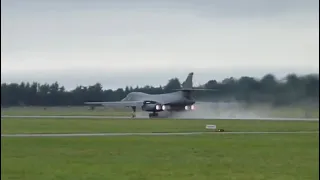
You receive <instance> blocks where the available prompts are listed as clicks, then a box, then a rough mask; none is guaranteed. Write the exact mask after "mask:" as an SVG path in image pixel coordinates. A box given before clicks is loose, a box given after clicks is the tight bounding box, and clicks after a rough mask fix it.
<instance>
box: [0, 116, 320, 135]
mask: <svg viewBox="0 0 320 180" xmlns="http://www.w3.org/2000/svg"><path fill="white" fill-rule="evenodd" d="M207 124H215V125H217V128H222V129H224V130H225V131H318V130H319V121H263V120H172V119H157V120H156V119H155V120H149V119H136V120H133V119H118V120H117V119H114V120H113V119H13V118H3V119H2V120H1V133H93V132H191V131H205V126H206V125H207Z"/></svg>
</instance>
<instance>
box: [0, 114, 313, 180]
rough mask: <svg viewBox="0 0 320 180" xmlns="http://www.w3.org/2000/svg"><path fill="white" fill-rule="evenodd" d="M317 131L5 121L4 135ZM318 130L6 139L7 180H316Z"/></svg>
mask: <svg viewBox="0 0 320 180" xmlns="http://www.w3.org/2000/svg"><path fill="white" fill-rule="evenodd" d="M206 124H216V125H217V126H218V128H223V129H225V130H226V131H271V132H273V131H318V130H319V122H312V121H309V122H303V121H254V120H248V121H245V120H170V119H159V120H147V119H144V120H131V119H127V120H97V119H78V120H76V119H33V120H32V119H28V120H25V119H11V118H10V119H2V120H1V133H2V134H4V133H58V132H60V133H62V132H63V133H70V132H79V133H80V132H82V133H83V132H189V131H204V130H205V129H204V127H205V125H206ZM318 144H319V134H318V133H312V134H220V133H217V134H210V135H192V136H143V137H142V136H125V137H68V138H67V137H32V138H18V137H14V138H12V137H11V138H9V137H2V138H1V179H4V180H7V179H8V180H9V179H10V180H12V179H16V180H20V179H21V180H22V179H23V180H56V179H59V180H84V179H86V180H87V179H90V180H101V179H117V180H160V179H166V180H171V179H172V180H173V179H174V180H176V179H178V180H189V179H190V180H191V179H192V180H193V179H197V180H207V179H208V180H209V179H210V180H211V179H219V180H231V179H236V180H269V179H272V180H296V179H297V180H298V179H299V180H300V179H301V180H315V179H319V171H318V169H319V147H318Z"/></svg>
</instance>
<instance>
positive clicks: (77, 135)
mask: <svg viewBox="0 0 320 180" xmlns="http://www.w3.org/2000/svg"><path fill="white" fill-rule="evenodd" d="M308 133H309V134H310V133H319V131H291V132H285V131H278V132H267V131H266V132H183V133H74V134H73V133H70V134H1V137H81V136H82V137H89V136H91V137H92V136H174V135H201V134H308Z"/></svg>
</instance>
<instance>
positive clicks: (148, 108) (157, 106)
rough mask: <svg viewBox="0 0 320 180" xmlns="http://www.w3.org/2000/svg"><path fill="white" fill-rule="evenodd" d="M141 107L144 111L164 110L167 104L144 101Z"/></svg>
mask: <svg viewBox="0 0 320 180" xmlns="http://www.w3.org/2000/svg"><path fill="white" fill-rule="evenodd" d="M141 108H142V110H144V111H164V110H166V109H168V107H167V106H165V105H161V104H157V103H154V102H146V103H144V104H143V106H142V107H141Z"/></svg>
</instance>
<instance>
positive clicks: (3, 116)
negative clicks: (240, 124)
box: [1, 115, 319, 121]
mask: <svg viewBox="0 0 320 180" xmlns="http://www.w3.org/2000/svg"><path fill="white" fill-rule="evenodd" d="M1 118H23V119H30V118H32V119H35V118H41V119H45V118H48V119H52V118H55V119H128V118H131V117H127V116H8V115H2V116H1ZM134 119H135V118H132V120H134ZM136 119H149V118H148V117H137V118H136ZM152 119H157V118H152ZM173 119H175V118H173ZM179 119H181V120H187V119H189V120H193V119H200V118H194V117H192V118H191V117H190V118H179ZM201 119H218V120H219V119H221V120H268V121H319V118H232V117H225V118H223V117H222V118H221V117H217V118H201Z"/></svg>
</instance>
